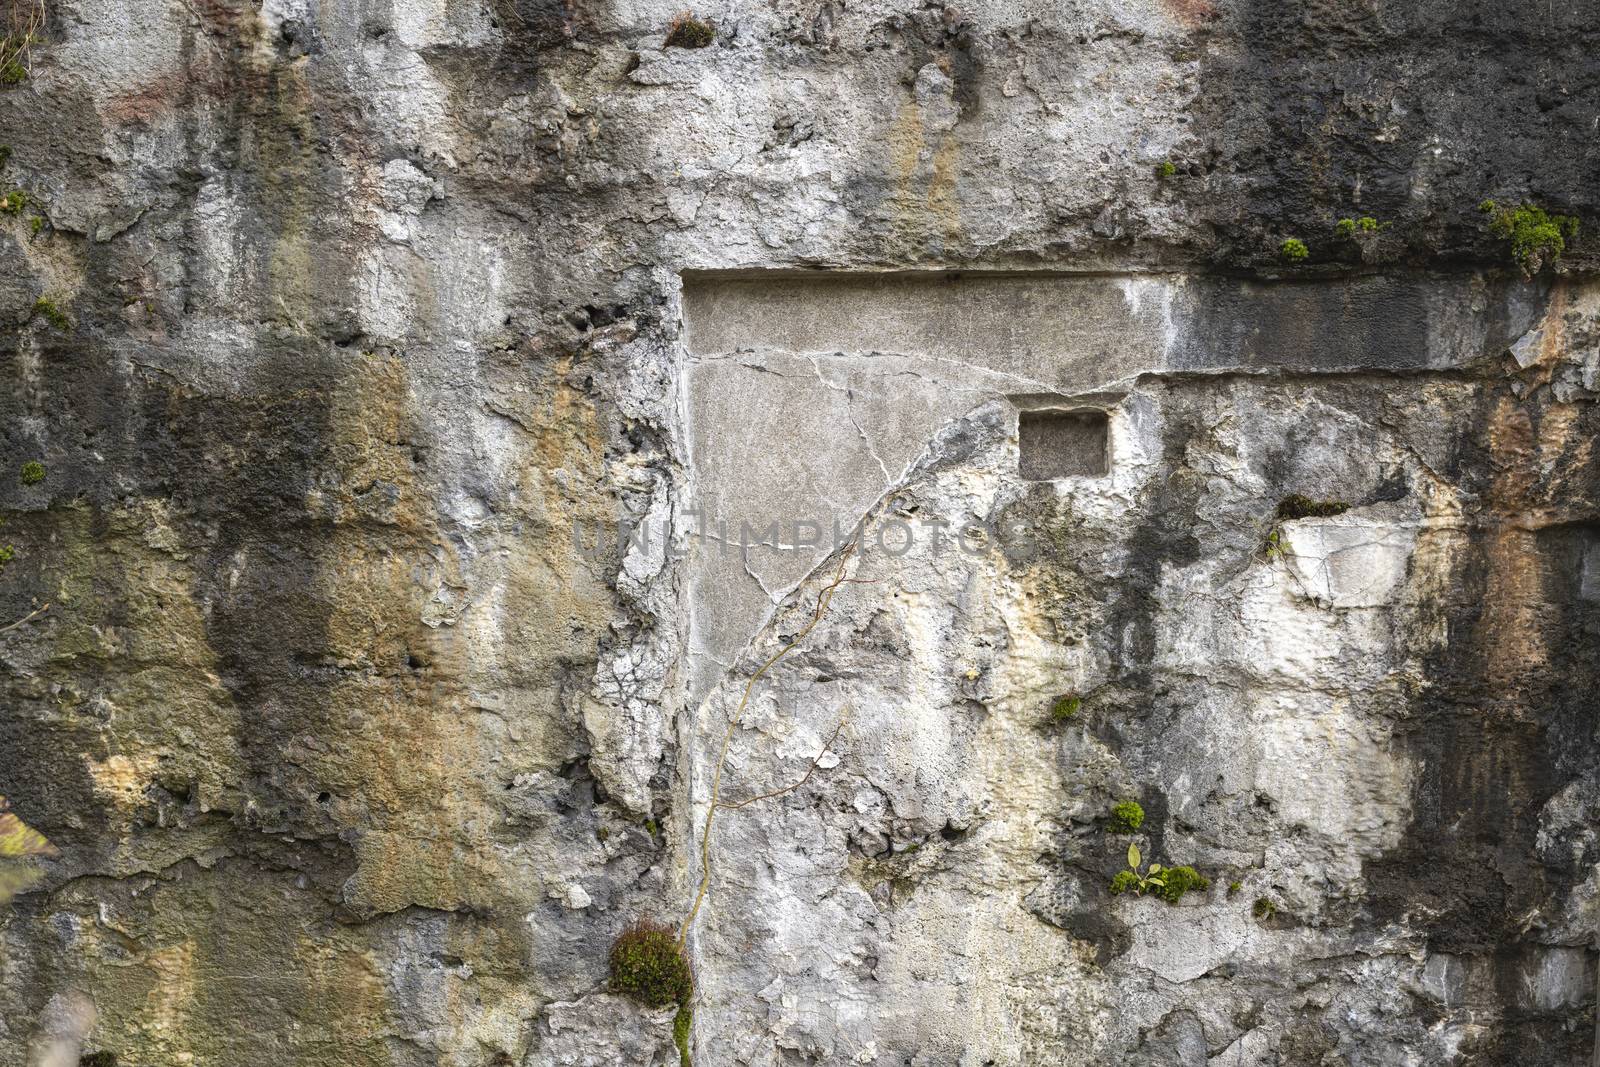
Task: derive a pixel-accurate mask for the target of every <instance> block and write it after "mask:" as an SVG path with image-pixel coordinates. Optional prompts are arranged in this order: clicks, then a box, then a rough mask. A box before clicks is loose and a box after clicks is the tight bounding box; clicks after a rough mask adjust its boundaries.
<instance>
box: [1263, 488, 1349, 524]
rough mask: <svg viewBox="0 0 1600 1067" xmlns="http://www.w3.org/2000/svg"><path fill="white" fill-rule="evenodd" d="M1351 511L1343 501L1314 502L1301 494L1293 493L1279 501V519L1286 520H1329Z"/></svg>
mask: <svg viewBox="0 0 1600 1067" xmlns="http://www.w3.org/2000/svg"><path fill="white" fill-rule="evenodd" d="M1349 510H1350V505H1349V504H1346V503H1345V502H1344V501H1343V500H1312V499H1311V498H1310V497H1308V496H1301V495H1300V494H1299V493H1291V494H1289V495H1288V496H1286V497H1284V498H1283V499H1282V500H1280V501H1278V518H1280V519H1285V520H1288V519H1327V518H1331V517H1332V516H1334V515H1343V514H1344V513H1345V512H1347V511H1349Z"/></svg>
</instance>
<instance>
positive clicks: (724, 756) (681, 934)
mask: <svg viewBox="0 0 1600 1067" xmlns="http://www.w3.org/2000/svg"><path fill="white" fill-rule="evenodd" d="M859 546H860V542H852V543H850V544H848V545H846V546H845V548H844V550H843V551H842V552H841V553H840V554H839V570H838V572H837V573H835V574H834V576H833V580H832V581H830V582H829V583H828V584H827V585H825V586H823V587H822V591H821V592H819V593H818V594H817V606H816V609H815V610H814V611H813V612H812V613H811V620H810V621H809V622H807V623H806V624H805V625H804V626H802V627H801V628H800V630H799V631H798V632H797V633H796V634H795V635H794V636H793V637H791V638H789V640H788V641H787V642H786V643H785V644H784V646H783V647H782V648H780V649H778V651H777V652H776V653H774V654H773V656H772V657H771V658H769V659H768V660H767V661H766V662H765V663H763V664H761V666H759V667H757V668H756V670H755V673H754V674H752V675H750V680H749V681H748V682H746V683H745V687H744V695H743V696H741V697H740V698H739V706H738V707H737V708H736V709H735V710H734V713H733V718H731V719H729V720H728V729H727V731H726V732H725V733H724V734H723V736H722V748H721V750H720V751H719V752H718V753H717V769H716V771H715V772H713V774H712V776H711V801H710V803H709V804H708V805H707V807H706V821H705V825H704V826H703V827H702V828H701V830H700V885H699V888H698V889H696V890H695V895H694V904H693V905H691V906H690V908H689V915H688V917H687V918H685V919H684V920H683V928H682V929H681V930H679V931H678V946H679V947H680V948H681V947H683V945H684V944H685V943H687V942H688V940H689V930H690V928H691V927H693V926H694V920H695V917H696V916H697V915H699V914H700V905H701V904H703V903H705V899H706V890H707V889H709V888H710V886H711V827H712V825H713V823H714V822H715V821H716V817H717V811H718V809H720V808H728V809H730V810H732V809H735V808H742V807H745V806H747V805H750V804H754V803H755V802H756V801H758V800H767V799H770V798H771V797H775V796H781V795H782V794H784V793H788V792H791V791H793V790H795V789H798V788H800V786H802V785H804V784H805V783H806V781H807V780H808V779H809V778H810V777H811V775H812V773H813V772H815V771H816V769H817V764H818V763H819V762H820V761H821V759H822V757H823V756H824V755H826V754H827V752H828V749H829V747H830V746H831V745H832V744H833V742H834V740H835V739H836V738H838V736H839V731H840V730H842V729H844V719H843V718H840V720H839V725H838V726H837V727H835V728H834V731H833V734H832V736H830V737H829V738H828V743H827V744H825V745H823V747H822V751H821V752H819V753H817V757H816V759H814V760H812V761H811V766H810V767H808V768H806V773H805V777H803V778H801V779H800V780H799V781H797V782H795V783H794V784H793V785H791V786H787V787H785V788H783V789H778V790H775V791H773V792H772V793H766V794H763V795H761V796H757V797H750V798H748V799H746V800H741V801H739V802H738V803H736V804H724V803H723V802H722V772H723V770H724V768H726V767H727V764H728V749H729V747H730V746H731V745H732V744H733V735H734V732H735V731H736V730H738V729H739V724H740V723H741V722H743V721H744V712H745V708H746V707H748V706H749V704H750V694H751V693H753V692H754V691H755V688H756V683H757V682H759V681H760V680H761V679H762V677H763V676H764V675H765V674H766V673H767V671H769V670H771V669H772V668H773V666H774V665H776V664H777V662H778V661H779V660H781V659H783V657H785V656H787V655H788V654H789V653H790V652H793V651H794V650H795V649H796V648H798V647H799V645H800V642H802V641H804V640H805V639H806V637H808V636H809V635H810V633H811V631H812V630H814V629H816V628H817V624H818V623H820V622H821V621H822V616H823V615H824V614H826V613H827V610H828V605H829V604H830V603H832V602H833V595H834V594H835V593H837V592H838V591H839V587H840V586H842V585H846V584H866V583H865V582H861V581H860V580H859V579H849V578H846V577H845V568H846V567H847V566H848V565H849V563H850V557H851V556H852V555H854V554H855V551H856V549H857V548H858V547H859Z"/></svg>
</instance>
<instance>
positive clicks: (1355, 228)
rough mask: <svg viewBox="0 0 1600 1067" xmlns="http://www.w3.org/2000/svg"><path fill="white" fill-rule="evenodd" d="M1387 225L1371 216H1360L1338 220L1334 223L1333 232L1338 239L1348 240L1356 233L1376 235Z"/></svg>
mask: <svg viewBox="0 0 1600 1067" xmlns="http://www.w3.org/2000/svg"><path fill="white" fill-rule="evenodd" d="M1388 225H1389V224H1388V223H1387V222H1379V221H1378V220H1377V219H1375V218H1373V217H1372V216H1371V215H1362V216H1361V217H1360V218H1359V219H1340V220H1339V221H1338V222H1336V223H1334V226H1333V232H1334V233H1336V234H1338V235H1339V236H1340V237H1343V238H1345V239H1346V240H1349V239H1351V238H1353V237H1355V235H1356V234H1358V233H1360V234H1369V233H1377V232H1378V231H1379V230H1381V229H1383V228H1384V227H1385V226H1388Z"/></svg>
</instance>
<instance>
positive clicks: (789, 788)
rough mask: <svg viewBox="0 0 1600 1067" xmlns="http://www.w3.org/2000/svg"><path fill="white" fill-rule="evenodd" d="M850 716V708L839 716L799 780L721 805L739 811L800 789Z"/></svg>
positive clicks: (808, 779)
mask: <svg viewBox="0 0 1600 1067" xmlns="http://www.w3.org/2000/svg"><path fill="white" fill-rule="evenodd" d="M849 717H850V715H849V711H848V709H847V710H846V711H845V713H844V714H842V715H840V716H839V725H837V726H835V727H834V728H833V733H831V734H829V735H828V739H827V740H826V741H824V742H823V743H822V749H821V751H819V752H818V753H817V754H816V757H815V758H813V759H812V761H811V766H809V767H807V768H806V773H805V774H803V775H801V776H800V780H799V781H798V782H795V783H794V784H793V785H786V786H784V787H783V788H782V789H774V790H773V791H772V792H770V793H762V794H761V795H759V796H753V797H746V798H745V799H743V800H736V801H733V802H731V803H728V804H722V805H720V806H721V807H723V808H726V809H727V810H728V811H738V810H739V809H740V808H744V807H749V806H750V805H751V804H754V803H756V802H757V801H760V800H771V799H772V798H773V797H781V796H783V794H785V793H793V792H794V791H795V790H796V789H799V788H800V787H801V786H803V785H805V784H806V783H807V782H809V781H810V780H811V776H812V775H813V774H814V773H816V770H817V766H818V765H819V764H820V763H821V762H822V757H823V756H826V755H827V754H828V750H829V749H831V748H832V747H833V743H834V742H835V741H837V740H838V739H839V733H840V731H842V730H843V729H844V723H845V720H846V719H847V718H849Z"/></svg>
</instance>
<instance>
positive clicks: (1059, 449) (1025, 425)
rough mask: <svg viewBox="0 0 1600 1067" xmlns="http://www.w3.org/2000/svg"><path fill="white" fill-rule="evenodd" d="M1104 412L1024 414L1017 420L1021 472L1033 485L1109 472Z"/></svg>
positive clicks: (1025, 412)
mask: <svg viewBox="0 0 1600 1067" xmlns="http://www.w3.org/2000/svg"><path fill="white" fill-rule="evenodd" d="M1110 421H1111V420H1110V419H1109V417H1108V416H1107V415H1106V413H1105V412H1103V411H1024V412H1022V413H1021V414H1020V415H1019V416H1018V419H1017V439H1018V444H1019V446H1020V447H1021V451H1022V458H1021V461H1020V462H1019V463H1018V470H1019V472H1020V473H1021V474H1022V476H1023V477H1024V478H1026V479H1027V480H1028V481H1030V482H1048V481H1052V480H1054V479H1056V478H1097V477H1100V476H1102V475H1104V474H1105V473H1106V472H1107V471H1108V470H1109V468H1110V460H1109V457H1108V455H1107V451H1108V449H1107V444H1106V441H1107V433H1108V430H1109V426H1110Z"/></svg>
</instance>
